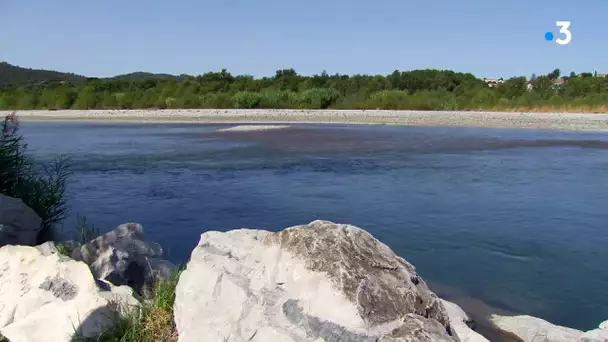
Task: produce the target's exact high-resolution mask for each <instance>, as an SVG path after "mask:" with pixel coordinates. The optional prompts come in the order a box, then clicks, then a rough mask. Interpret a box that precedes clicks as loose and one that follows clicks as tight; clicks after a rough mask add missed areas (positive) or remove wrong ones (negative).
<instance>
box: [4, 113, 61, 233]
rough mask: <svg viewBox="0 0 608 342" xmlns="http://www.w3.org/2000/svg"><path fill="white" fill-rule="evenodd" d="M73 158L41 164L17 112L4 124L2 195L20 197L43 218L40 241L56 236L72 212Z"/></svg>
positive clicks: (7, 117) (5, 119)
mask: <svg viewBox="0 0 608 342" xmlns="http://www.w3.org/2000/svg"><path fill="white" fill-rule="evenodd" d="M69 176H70V172H69V160H68V159H66V158H58V159H55V160H53V161H51V162H49V163H47V164H42V165H40V164H37V163H35V161H34V160H33V159H32V158H31V157H30V156H29V155H28V154H27V144H26V143H25V142H24V140H23V136H22V135H21V134H20V132H19V120H18V118H17V115H16V114H15V113H12V114H10V115H7V116H6V117H5V118H4V120H3V121H2V122H1V124H0V194H4V195H7V196H11V197H16V198H20V199H21V200H23V202H24V203H25V204H26V205H27V206H29V207H30V208H32V209H33V210H34V211H35V212H36V213H37V214H38V215H39V216H40V218H42V225H41V229H40V232H39V233H38V238H37V243H43V242H46V241H52V240H54V239H55V238H56V236H55V235H56V231H55V228H56V226H57V225H58V223H59V222H60V221H61V220H63V219H64V218H65V217H66V216H67V214H68V207H67V203H66V191H67V187H66V186H67V179H68V177H69Z"/></svg>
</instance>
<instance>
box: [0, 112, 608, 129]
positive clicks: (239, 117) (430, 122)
mask: <svg viewBox="0 0 608 342" xmlns="http://www.w3.org/2000/svg"><path fill="white" fill-rule="evenodd" d="M8 113H9V112H8V111H4V112H2V111H0V114H2V115H5V114H8ZM17 114H18V115H19V117H20V119H21V120H23V121H98V122H107V121H111V122H188V123H190V122H192V123H237V124H247V123H267V124H288V123H304V122H306V123H343V124H390V125H415V126H464V127H496V128H532V129H556V130H578V131H608V113H606V114H592V113H530V112H464V111H392V110H289V109H180V110H174V109H164V110H58V111H47V110H26V111H18V112H17Z"/></svg>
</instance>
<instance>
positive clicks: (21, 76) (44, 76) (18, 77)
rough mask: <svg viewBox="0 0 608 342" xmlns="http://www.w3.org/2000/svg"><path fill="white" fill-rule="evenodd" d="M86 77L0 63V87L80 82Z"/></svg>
mask: <svg viewBox="0 0 608 342" xmlns="http://www.w3.org/2000/svg"><path fill="white" fill-rule="evenodd" d="M84 80H86V77H84V76H81V75H76V74H72V73H65V72H58V71H52V70H42V69H28V68H22V67H19V66H16V65H11V64H8V63H6V62H0V85H7V84H35V83H46V82H53V81H67V82H74V83H78V82H82V81H84Z"/></svg>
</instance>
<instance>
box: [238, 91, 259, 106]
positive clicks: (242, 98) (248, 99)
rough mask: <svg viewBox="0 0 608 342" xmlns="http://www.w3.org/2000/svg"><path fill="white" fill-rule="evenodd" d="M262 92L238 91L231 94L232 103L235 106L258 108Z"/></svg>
mask: <svg viewBox="0 0 608 342" xmlns="http://www.w3.org/2000/svg"><path fill="white" fill-rule="evenodd" d="M261 100H262V94H260V93H257V92H252V91H240V92H238V93H236V94H234V95H233V96H232V103H233V104H234V107H235V108H240V109H251V108H258V107H259V106H260V101H261Z"/></svg>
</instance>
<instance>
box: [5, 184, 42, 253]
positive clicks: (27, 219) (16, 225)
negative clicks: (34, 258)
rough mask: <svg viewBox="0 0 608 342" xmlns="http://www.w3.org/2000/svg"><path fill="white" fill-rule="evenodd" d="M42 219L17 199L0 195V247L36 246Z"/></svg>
mask: <svg viewBox="0 0 608 342" xmlns="http://www.w3.org/2000/svg"><path fill="white" fill-rule="evenodd" d="M41 223H42V219H41V218H40V216H38V214H36V212H34V210H32V208H30V207H28V206H27V205H25V203H23V201H22V200H20V199H18V198H13V197H9V196H5V195H2V194H0V247H2V246H5V245H27V246H33V245H35V244H36V237H37V236H38V232H39V231H40V225H41Z"/></svg>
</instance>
